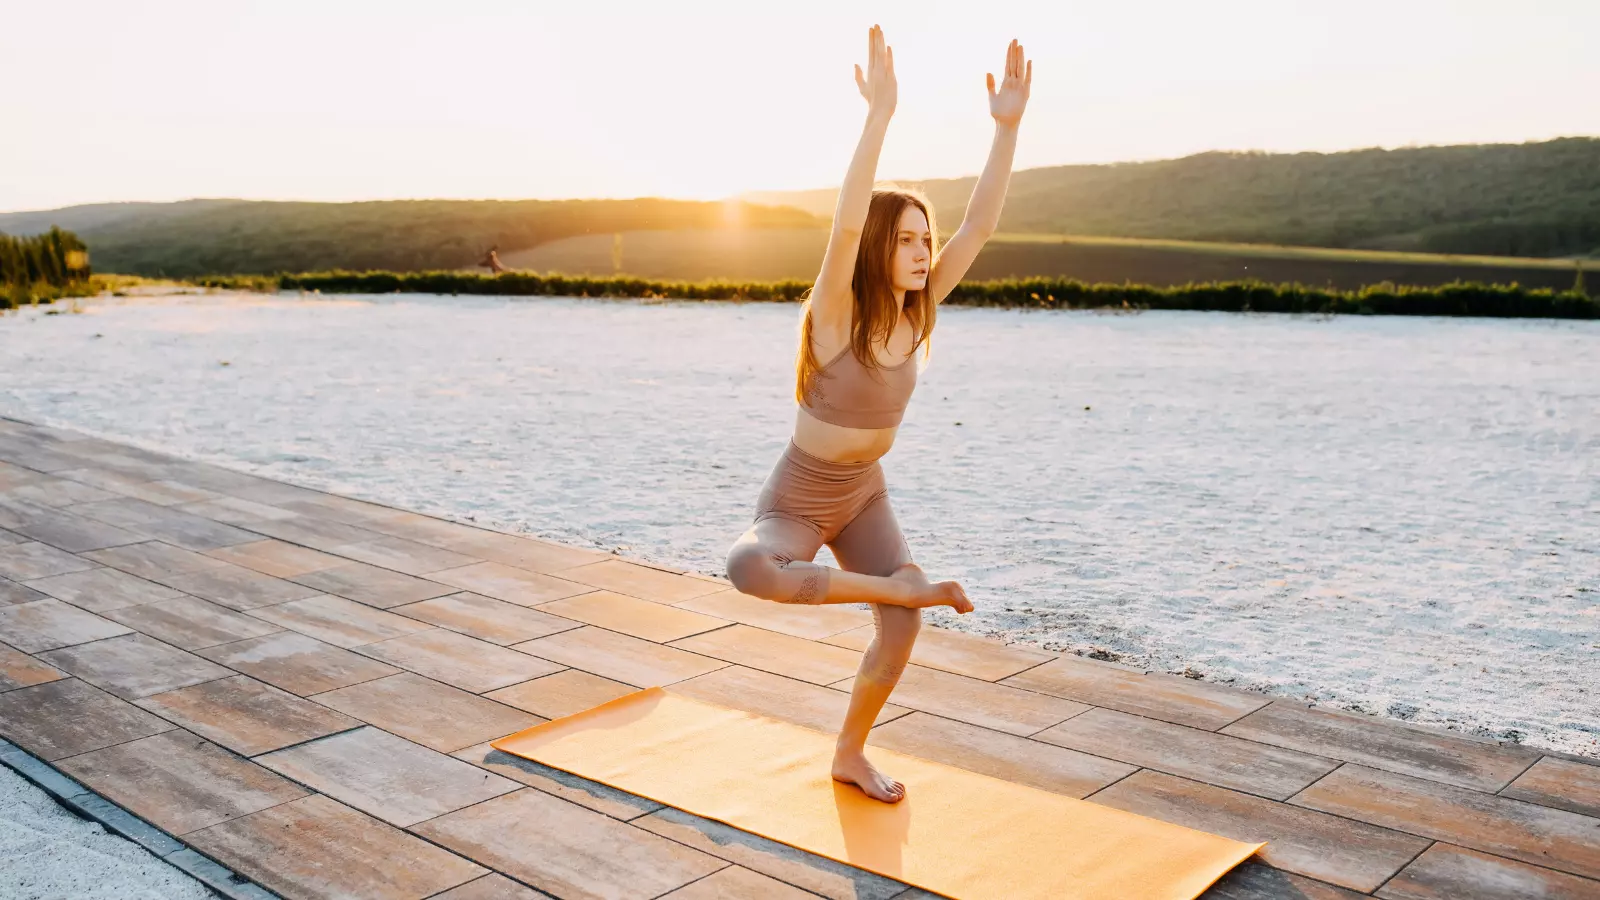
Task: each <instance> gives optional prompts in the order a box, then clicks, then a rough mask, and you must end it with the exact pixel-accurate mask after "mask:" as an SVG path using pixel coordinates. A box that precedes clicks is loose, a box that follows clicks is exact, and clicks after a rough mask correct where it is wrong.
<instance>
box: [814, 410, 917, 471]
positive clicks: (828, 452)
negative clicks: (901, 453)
mask: <svg viewBox="0 0 1600 900" xmlns="http://www.w3.org/2000/svg"><path fill="white" fill-rule="evenodd" d="M899 431H900V429H899V428H898V427H896V428H846V427H844V426H843V425H834V424H831V423H829V422H824V421H822V420H821V419H818V418H816V417H814V416H812V415H811V414H810V413H808V412H806V410H805V407H803V406H796V407H795V410H794V445H795V446H796V447H799V448H800V449H801V450H804V451H805V452H807V453H809V454H811V455H812V456H815V457H818V458H819V459H826V460H829V461H831V462H844V463H848V462H871V461H873V460H875V459H877V458H879V457H880V456H883V455H884V454H885V453H888V452H889V448H891V447H893V446H894V436H895V434H896V433H898V432H899Z"/></svg>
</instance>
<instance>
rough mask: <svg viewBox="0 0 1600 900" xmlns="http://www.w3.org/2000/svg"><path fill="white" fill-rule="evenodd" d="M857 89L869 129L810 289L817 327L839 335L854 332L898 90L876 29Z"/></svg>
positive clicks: (848, 176)
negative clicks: (855, 279) (859, 266)
mask: <svg viewBox="0 0 1600 900" xmlns="http://www.w3.org/2000/svg"><path fill="white" fill-rule="evenodd" d="M856 86H857V87H858V88H860V89H861V96H863V97H865V98H866V99H867V124H866V126H865V127H864V128H863V129H862V132H861V140H860V141H859V142H858V143H857V144H856V153H855V156H853V157H851V158H850V168H849V169H848V170H847V171H846V172H845V176H844V184H843V185H841V186H840V188H839V202H838V205H837V206H835V207H834V211H833V231H832V233H831V234H830V235H829V236H828V249H827V252H825V253H824V254H823V256H822V271H821V272H820V273H818V275H817V281H816V285H815V286H814V287H813V288H812V289H811V317H812V325H813V327H819V328H825V329H827V330H829V331H833V332H834V333H836V334H841V333H848V329H849V327H850V313H851V301H850V278H851V275H852V274H853V273H854V272H855V267H856V254H857V253H858V252H859V251H860V249H861V229H862V227H863V226H864V225H865V224H866V222H867V206H868V205H869V204H870V203H871V202H872V182H873V179H874V178H875V177H876V175H877V172H878V155H879V153H880V152H881V151H882V150H883V136H884V135H885V134H886V133H887V132H888V130H889V119H890V117H892V116H893V115H894V105H895V99H896V85H895V79H894V50H893V49H891V48H890V47H889V46H888V45H886V44H885V43H884V42H883V29H881V28H879V27H878V26H876V25H874V26H872V30H871V31H870V32H868V34H867V72H866V75H865V76H863V75H862V73H861V67H860V66H859V65H858V66H856Z"/></svg>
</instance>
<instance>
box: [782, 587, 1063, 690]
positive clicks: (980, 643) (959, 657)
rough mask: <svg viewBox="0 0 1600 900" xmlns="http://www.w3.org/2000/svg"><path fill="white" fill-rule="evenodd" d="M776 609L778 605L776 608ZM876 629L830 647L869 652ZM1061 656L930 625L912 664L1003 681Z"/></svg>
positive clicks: (836, 639)
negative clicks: (868, 646)
mask: <svg viewBox="0 0 1600 900" xmlns="http://www.w3.org/2000/svg"><path fill="white" fill-rule="evenodd" d="M774 605H776V604H774ZM875 632H876V628H875V626H872V625H868V626H865V627H862V628H857V629H855V630H854V631H846V632H844V633H843V634H837V635H834V636H833V637H830V638H827V639H826V640H827V642H828V643H830V644H836V645H838V646H840V647H849V648H850V649H852V650H866V649H867V645H868V644H870V643H872V638H873V635H874V634H875ZM1057 656H1058V654H1055V653H1049V652H1047V651H1044V650H1037V649H1034V648H1032V647H1024V646H1019V645H1015V644H1012V645H1007V644H1004V643H1001V642H1000V641H997V640H995V639H994V638H987V637H981V636H979V635H975V634H967V633H965V632H961V631H955V630H952V629H949V628H940V627H938V626H936V625H929V626H928V627H926V628H923V629H922V631H921V632H919V633H918V634H917V642H916V643H915V644H913V645H912V647H911V661H912V662H913V663H915V664H916V665H919V666H925V667H927V668H930V669H939V670H941V671H944V672H951V673H953V674H956V675H965V676H967V677H968V678H978V679H982V680H984V681H999V680H1000V679H1002V678H1008V677H1010V676H1012V675H1015V674H1017V673H1018V672H1023V671H1026V670H1028V669H1031V668H1033V667H1034V666H1037V665H1039V664H1040V663H1045V662H1049V661H1050V660H1052V659H1055V658H1057Z"/></svg>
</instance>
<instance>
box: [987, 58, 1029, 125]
mask: <svg viewBox="0 0 1600 900" xmlns="http://www.w3.org/2000/svg"><path fill="white" fill-rule="evenodd" d="M988 80H989V115H991V116H994V120H995V121H996V122H999V123H1000V124H1002V125H1016V124H1017V123H1018V122H1021V121H1022V110H1023V108H1024V107H1026V106H1027V105H1028V89H1029V88H1030V87H1031V86H1032V85H1033V60H1031V59H1028V58H1027V57H1026V56H1025V55H1024V54H1023V52H1022V45H1021V44H1019V43H1017V42H1016V40H1014V39H1013V40H1012V41H1011V46H1009V47H1007V48H1006V71H1005V75H1004V76H1003V77H1002V79H1001V81H1000V90H998V91H996V90H995V89H994V73H992V72H991V73H988Z"/></svg>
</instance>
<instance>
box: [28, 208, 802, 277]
mask: <svg viewBox="0 0 1600 900" xmlns="http://www.w3.org/2000/svg"><path fill="white" fill-rule="evenodd" d="M53 224H59V225H61V226H62V227H67V228H71V229H72V230H73V231H74V232H76V233H77V234H78V235H79V236H80V237H82V238H83V239H84V241H85V242H87V243H88V245H89V252H90V255H91V258H92V262H93V264H94V267H95V270H96V271H100V272H120V273H125V274H132V275H152V276H159V275H165V276H173V277H183V276H189V275H207V274H268V273H274V272H311V271H321V270H326V269H359V270H365V269H385V270H392V271H402V272H404V271H419V270H428V269H457V268H466V267H470V266H473V265H476V264H477V262H478V260H479V259H480V258H482V256H483V254H484V251H486V250H487V249H489V248H490V247H491V246H496V245H498V246H499V247H500V250H501V252H502V253H504V252H508V251H515V250H520V249H524V248H528V247H534V246H537V245H539V244H543V243H546V242H549V241H555V240H560V239H561V238H566V237H572V236H575V235H583V234H597V233H598V234H609V233H611V232H618V231H631V230H634V229H663V230H676V229H705V228H711V229H725V228H735V227H748V228H757V229H759V228H768V227H790V228H792V227H797V226H798V227H806V226H811V227H816V226H819V225H820V224H825V223H819V222H818V220H817V219H816V218H815V217H813V216H812V215H810V214H809V213H805V212H801V211H799V210H796V209H790V208H783V209H774V208H768V207H761V206H752V205H750V204H744V203H706V202H699V201H688V200H656V199H643V200H550V201H547V200H514V201H503V200H395V201H375V202H368V203H271V202H260V201H246V200H191V201H186V202H183V203H128V204H95V205H93V206H75V207H68V208H66V209H61V210H51V211H48V212H27V213H6V214H0V232H9V233H13V234H28V233H32V232H37V231H43V230H46V229H48V228H49V227H50V226H51V225H53Z"/></svg>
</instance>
